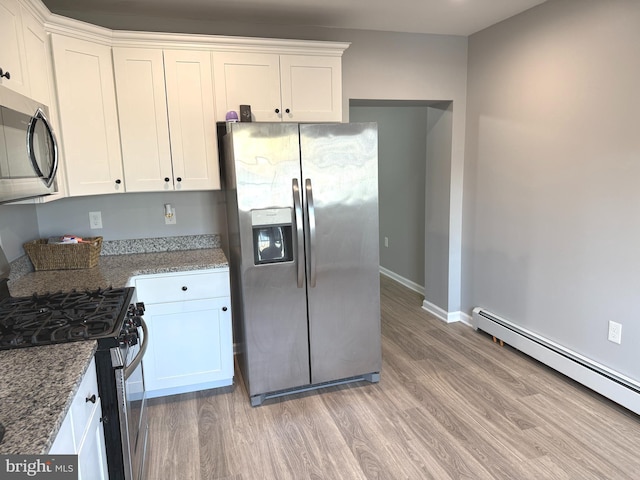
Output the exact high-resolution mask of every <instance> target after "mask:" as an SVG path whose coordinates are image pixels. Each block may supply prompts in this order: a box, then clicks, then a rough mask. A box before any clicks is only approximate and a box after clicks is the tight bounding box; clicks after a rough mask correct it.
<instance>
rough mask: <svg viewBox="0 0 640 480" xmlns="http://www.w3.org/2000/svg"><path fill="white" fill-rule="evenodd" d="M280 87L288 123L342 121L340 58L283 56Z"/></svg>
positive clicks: (284, 115) (285, 118)
mask: <svg viewBox="0 0 640 480" xmlns="http://www.w3.org/2000/svg"><path fill="white" fill-rule="evenodd" d="M280 84H281V85H280V91H281V92H282V107H283V108H284V114H283V119H284V120H285V121H297V122H309V121H314V122H340V121H342V61H341V59H340V58H338V57H319V56H306V55H280ZM287 110H289V112H287Z"/></svg>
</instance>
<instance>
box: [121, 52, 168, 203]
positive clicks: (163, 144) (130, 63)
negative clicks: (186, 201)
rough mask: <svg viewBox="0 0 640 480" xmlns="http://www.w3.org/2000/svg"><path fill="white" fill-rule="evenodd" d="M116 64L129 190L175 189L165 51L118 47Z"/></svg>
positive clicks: (123, 158)
mask: <svg viewBox="0 0 640 480" xmlns="http://www.w3.org/2000/svg"><path fill="white" fill-rule="evenodd" d="M113 66H114V73H115V78H116V94H117V99H118V117H119V120H120V139H121V143H122V162H123V166H124V173H125V179H126V187H127V191H128V192H149V191H156V192H157V191H162V190H173V172H172V169H171V149H170V147H169V120H168V117H167V100H166V95H165V83H164V64H163V59H162V50H152V49H143V48H114V49H113ZM165 179H166V180H165Z"/></svg>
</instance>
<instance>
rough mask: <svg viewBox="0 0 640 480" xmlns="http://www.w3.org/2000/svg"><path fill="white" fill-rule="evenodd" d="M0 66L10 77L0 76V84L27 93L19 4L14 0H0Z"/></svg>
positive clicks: (27, 78) (27, 85)
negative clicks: (0, 47) (0, 48)
mask: <svg viewBox="0 0 640 480" xmlns="http://www.w3.org/2000/svg"><path fill="white" fill-rule="evenodd" d="M0 45H1V46H2V51H1V52H0V68H2V71H3V73H6V72H8V73H9V76H10V77H11V78H6V77H3V78H0V85H4V86H5V87H8V88H10V89H11V90H15V91H16V92H19V93H22V94H23V95H29V76H28V74H27V64H26V56H25V50H24V37H23V35H22V19H21V16H20V5H19V4H18V2H17V1H16V0H0Z"/></svg>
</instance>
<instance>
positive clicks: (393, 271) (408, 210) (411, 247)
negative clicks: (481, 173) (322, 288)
mask: <svg viewBox="0 0 640 480" xmlns="http://www.w3.org/2000/svg"><path fill="white" fill-rule="evenodd" d="M452 112H453V102H452V101H424V100H354V99H351V100H350V101H349V121H351V122H377V123H378V194H379V200H378V201H379V216H380V219H379V220H380V232H379V244H380V270H381V272H382V273H383V274H385V275H388V276H390V277H392V278H394V279H395V280H397V281H399V282H400V283H402V284H404V285H406V286H407V287H409V288H411V289H412V290H415V291H417V292H419V293H422V294H424V296H425V303H428V304H433V305H434V306H437V307H438V308H440V309H443V310H445V311H446V310H448V278H449V260H448V258H449V215H450V192H451V142H452Z"/></svg>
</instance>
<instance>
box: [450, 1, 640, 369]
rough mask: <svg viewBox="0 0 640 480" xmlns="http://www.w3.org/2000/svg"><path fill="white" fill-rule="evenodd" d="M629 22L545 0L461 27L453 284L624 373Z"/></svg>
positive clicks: (631, 206) (635, 329)
mask: <svg viewBox="0 0 640 480" xmlns="http://www.w3.org/2000/svg"><path fill="white" fill-rule="evenodd" d="M639 25H640V2H637V1H635V0H608V1H606V2H603V1H601V0H551V1H549V2H547V3H544V4H542V5H540V6H538V7H536V8H534V9H532V10H529V11H527V12H525V13H523V14H521V15H519V16H517V17H514V18H512V19H510V20H506V21H504V22H502V23H500V24H498V25H495V26H493V27H490V28H488V29H486V30H484V31H482V32H480V33H477V34H475V35H473V36H471V37H470V41H469V67H468V73H469V80H468V98H469V102H468V105H467V112H468V117H467V145H466V169H465V175H466V176H465V213H468V215H466V216H465V229H464V232H465V261H464V265H465V270H464V278H465V284H464V295H463V306H464V309H465V311H467V312H469V311H470V309H471V308H472V307H474V306H476V305H479V306H483V307H485V308H487V309H490V310H491V311H493V312H495V313H496V314H498V315H500V316H503V317H506V318H508V319H510V320H512V321H513V322H515V323H517V324H519V325H521V326H523V327H526V328H528V329H530V330H533V331H534V332H537V333H540V334H542V335H544V336H546V337H549V338H551V339H553V340H555V341H556V342H558V343H560V344H562V345H564V346H566V347H568V348H571V349H573V350H575V351H577V352H579V353H581V354H583V355H585V356H587V357H590V358H592V359H594V360H596V361H598V362H601V363H603V364H605V365H606V366H608V367H610V368H613V369H615V370H617V371H619V372H622V373H623V374H626V375H627V376H629V377H631V378H633V379H635V380H640V362H639V361H638V345H640V317H639V314H638V300H639V298H640V296H639V292H640V275H638V266H639V265H640V221H639V219H640V188H638V179H639V178H640V159H639V158H638V153H639V152H640V135H639V130H638V129H639V125H640V121H639V120H640V118H639V114H638V112H640V95H639V94H638V86H639V85H640V55H638V53H639V49H638V45H640V28H638V26H639ZM609 320H615V321H617V322H620V323H622V326H623V328H622V344H621V345H616V344H614V343H611V342H609V341H607V328H608V325H607V324H608V321H609Z"/></svg>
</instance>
